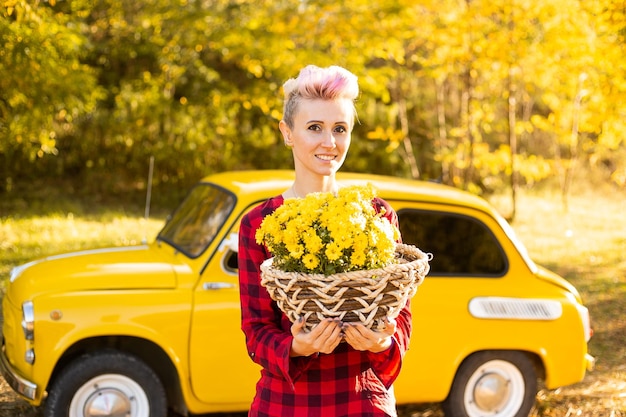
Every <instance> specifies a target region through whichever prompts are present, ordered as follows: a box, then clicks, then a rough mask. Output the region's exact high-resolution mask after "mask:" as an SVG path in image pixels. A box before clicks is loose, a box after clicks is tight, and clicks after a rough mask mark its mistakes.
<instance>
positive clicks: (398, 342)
mask: <svg viewBox="0 0 626 417" xmlns="http://www.w3.org/2000/svg"><path fill="white" fill-rule="evenodd" d="M283 88H284V94H285V103H284V115H283V120H281V121H280V123H279V129H280V131H281V133H282V136H283V138H284V141H285V145H287V146H289V147H290V148H291V149H292V152H293V157H294V165H295V181H294V182H293V185H292V186H291V187H290V188H289V189H288V190H286V191H285V192H283V193H282V194H281V195H279V196H276V197H274V198H271V199H269V200H268V201H266V202H265V203H263V204H261V205H260V206H258V207H256V208H255V209H253V210H252V211H251V212H250V213H249V214H247V215H246V216H245V217H244V218H243V219H242V222H241V228H240V232H239V281H240V292H241V311H242V330H243V332H244V333H245V336H246V345H247V348H248V353H249V355H250V357H251V358H252V360H253V361H255V362H256V363H258V364H259V365H261V367H262V370H261V378H260V380H259V382H258V383H257V388H256V396H255V398H254V400H253V402H252V405H251V407H250V413H249V415H250V416H320V417H326V416H329V417H335V416H355V417H356V416H359V417H364V416H372V417H374V416H396V415H397V413H396V407H395V397H394V394H393V389H392V383H393V382H394V380H395V379H396V377H397V376H398V373H399V372H400V367H401V364H402V357H403V356H404V353H405V352H406V350H407V348H408V343H409V338H410V333H411V313H410V309H409V306H408V303H407V306H405V308H404V309H403V310H402V311H401V313H400V315H399V316H398V317H397V318H396V319H395V320H387V325H386V327H385V328H384V329H383V330H382V331H374V330H370V329H368V328H366V327H365V326H363V325H362V324H357V323H342V322H340V321H338V320H334V319H326V320H323V321H322V322H320V323H319V324H318V325H317V326H315V327H314V328H313V329H312V330H311V331H310V332H307V331H305V330H304V329H303V326H304V324H305V323H303V322H296V323H294V324H292V323H290V322H289V320H288V318H287V317H286V316H285V315H284V314H283V313H282V312H281V311H280V310H279V309H278V307H277V306H276V304H275V303H274V302H273V301H272V300H271V298H270V297H269V294H268V293H267V291H266V290H265V289H264V288H263V287H262V286H261V285H260V264H261V263H262V262H263V261H264V260H265V259H267V258H269V257H271V254H270V253H269V252H268V251H267V250H266V248H265V247H263V246H261V245H258V244H257V243H256V242H255V231H256V229H257V228H258V227H259V226H260V224H261V221H262V220H263V218H264V217H265V216H266V215H268V214H270V213H272V212H273V211H274V210H275V209H276V208H277V207H279V206H280V205H281V204H282V203H283V202H284V200H285V199H287V198H300V197H303V196H305V195H306V194H308V193H313V192H336V191H337V190H338V187H339V184H338V183H337V180H336V173H337V171H338V170H339V168H340V167H341V165H342V164H343V162H344V160H345V157H346V154H347V152H348V148H349V147H350V136H351V132H352V128H353V127H354V122H355V120H356V110H355V108H354V100H355V99H356V97H357V96H358V93H359V88H358V84H357V78H356V76H354V75H353V74H352V73H350V72H349V71H347V70H345V69H343V68H341V67H337V66H332V67H328V68H319V67H315V66H308V67H306V68H304V69H303V70H302V71H301V72H300V74H299V75H298V77H297V78H296V79H290V80H289V81H287V82H286V83H285V84H284V86H283ZM373 205H374V207H375V208H376V209H377V210H378V211H379V212H380V211H381V210H383V209H384V213H385V214H384V215H385V217H387V218H388V219H389V221H391V222H392V224H395V225H396V226H397V217H396V214H395V212H394V211H393V209H392V208H391V207H390V206H389V205H388V204H387V203H386V202H385V201H384V200H382V199H379V198H377V199H375V201H374V202H373ZM342 341H345V343H341V342H342Z"/></svg>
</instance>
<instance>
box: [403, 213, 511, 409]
mask: <svg viewBox="0 0 626 417" xmlns="http://www.w3.org/2000/svg"><path fill="white" fill-rule="evenodd" d="M392 205H394V206H395V207H396V211H397V213H398V218H399V222H400V231H401V234H402V240H403V242H404V243H407V244H412V245H415V246H417V247H419V248H420V249H422V250H423V251H424V252H427V253H432V254H433V259H432V261H431V262H430V266H431V269H430V272H429V274H428V276H427V277H426V279H425V281H424V283H423V284H422V285H421V287H420V288H419V289H418V291H417V294H416V295H415V297H414V298H413V299H412V301H411V310H412V313H413V335H412V339H411V348H410V350H409V352H408V354H407V357H406V359H405V362H404V364H403V370H402V372H401V374H400V378H399V380H398V382H397V383H396V394H397V397H398V401H399V402H415V401H419V402H423V401H441V400H442V399H443V398H445V396H446V395H447V393H448V390H449V388H450V385H451V383H452V380H453V378H454V374H455V372H456V369H457V367H458V364H459V363H460V361H461V360H462V359H463V357H464V355H465V354H466V352H467V349H471V345H472V343H468V341H471V340H476V339H479V338H480V335H479V334H477V332H478V331H479V328H477V326H476V319H474V318H473V317H472V316H471V315H470V314H469V312H468V304H469V302H470V300H471V298H472V297H474V296H475V295H477V294H481V293H482V294H485V291H492V290H493V288H495V287H497V286H498V285H499V284H501V283H502V282H503V277H505V276H506V274H507V272H508V271H509V263H508V258H507V256H506V253H505V251H504V249H503V248H502V246H501V244H500V243H499V239H498V237H496V235H494V233H493V231H492V227H495V226H497V224H494V223H495V222H494V221H493V220H492V219H491V218H490V217H489V216H486V215H485V214H483V213H480V212H478V211H475V210H472V209H468V208H463V207H451V206H449V205H438V204H416V203H412V204H411V203H400V202H396V203H393V202H392ZM490 287H492V289H489V288H490ZM495 291H496V292H497V290H495Z"/></svg>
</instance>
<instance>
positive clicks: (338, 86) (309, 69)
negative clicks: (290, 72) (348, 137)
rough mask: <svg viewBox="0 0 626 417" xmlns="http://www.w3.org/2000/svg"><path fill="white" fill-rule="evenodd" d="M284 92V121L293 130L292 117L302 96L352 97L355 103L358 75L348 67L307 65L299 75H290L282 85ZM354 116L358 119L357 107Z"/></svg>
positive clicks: (328, 98)
mask: <svg viewBox="0 0 626 417" xmlns="http://www.w3.org/2000/svg"><path fill="white" fill-rule="evenodd" d="M283 91H284V94H285V103H284V105H283V120H284V121H285V123H287V126H289V127H290V128H292V129H293V118H294V116H295V114H296V112H297V110H298V104H299V103H300V101H301V100H302V99H322V100H337V99H349V100H352V101H353V102H354V100H355V99H356V98H357V96H358V95H359V84H358V79H357V77H356V75H354V74H352V73H351V72H350V71H348V70H347V69H345V68H342V67H339V66H336V65H333V66H330V67H327V68H320V67H318V66H315V65H308V66H306V67H304V68H303V69H302V70H301V71H300V73H299V74H298V77H297V78H290V79H289V80H287V81H286V82H285V84H283ZM354 116H355V118H356V109H355V110H354Z"/></svg>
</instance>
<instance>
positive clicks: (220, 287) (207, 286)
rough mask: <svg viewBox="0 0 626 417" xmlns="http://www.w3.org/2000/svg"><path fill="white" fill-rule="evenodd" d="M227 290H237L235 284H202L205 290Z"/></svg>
mask: <svg viewBox="0 0 626 417" xmlns="http://www.w3.org/2000/svg"><path fill="white" fill-rule="evenodd" d="M227 288H235V284H231V283H229V282H205V283H204V284H202V289H203V290H223V289H227Z"/></svg>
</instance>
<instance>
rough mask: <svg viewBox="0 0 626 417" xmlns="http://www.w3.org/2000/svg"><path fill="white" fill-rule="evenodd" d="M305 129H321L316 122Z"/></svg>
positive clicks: (317, 130)
mask: <svg viewBox="0 0 626 417" xmlns="http://www.w3.org/2000/svg"><path fill="white" fill-rule="evenodd" d="M307 129H309V130H313V131H316V132H319V131H320V130H322V127H321V126H320V125H318V124H312V125H310V126H309V127H308V128H307Z"/></svg>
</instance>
